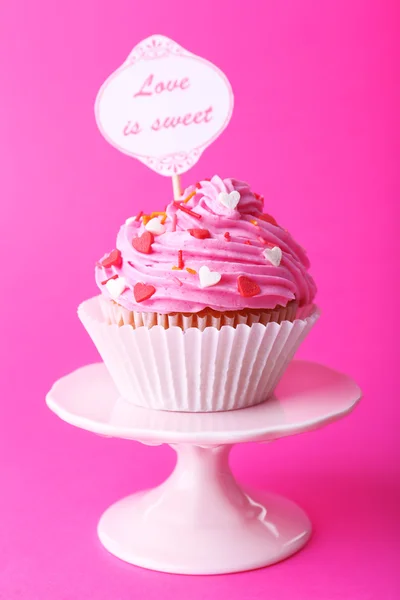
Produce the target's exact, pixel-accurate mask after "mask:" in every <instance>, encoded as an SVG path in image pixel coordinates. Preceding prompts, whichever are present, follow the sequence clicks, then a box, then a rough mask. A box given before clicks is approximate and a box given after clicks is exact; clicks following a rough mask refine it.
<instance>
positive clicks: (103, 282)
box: [101, 275, 118, 285]
mask: <svg viewBox="0 0 400 600" xmlns="http://www.w3.org/2000/svg"><path fill="white" fill-rule="evenodd" d="M117 277H118V275H113V276H112V277H109V278H108V279H105V280H104V281H102V282H101V285H106V283H107V282H108V281H111V279H117Z"/></svg>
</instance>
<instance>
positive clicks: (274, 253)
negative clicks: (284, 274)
mask: <svg viewBox="0 0 400 600" xmlns="http://www.w3.org/2000/svg"><path fill="white" fill-rule="evenodd" d="M263 254H264V256H265V258H266V259H267V260H269V262H270V263H271V264H272V265H274V267H279V265H280V264H281V260H282V250H281V249H280V248H278V246H274V247H273V248H266V249H265V250H264V251H263Z"/></svg>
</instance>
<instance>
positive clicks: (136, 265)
mask: <svg viewBox="0 0 400 600" xmlns="http://www.w3.org/2000/svg"><path fill="white" fill-rule="evenodd" d="M234 190H236V191H238V192H239V193H240V200H239V203H238V204H237V206H236V208H234V209H232V208H229V207H227V206H225V205H224V204H223V203H222V202H221V199H220V197H219V194H220V193H221V192H225V193H230V192H232V191H234ZM193 191H196V193H195V195H194V196H193V197H192V198H191V199H190V200H189V201H188V202H187V203H185V204H182V206H183V207H184V208H186V209H189V210H190V211H192V212H193V213H195V214H196V215H198V216H200V218H196V217H195V216H193V215H191V214H188V213H187V212H185V211H184V210H181V209H180V207H179V203H175V202H171V203H170V204H169V205H168V206H167V207H166V214H167V218H166V220H165V228H166V231H165V233H163V234H161V235H158V236H154V241H153V243H152V245H151V252H150V253H149V254H144V253H142V252H139V251H137V250H136V249H135V248H134V247H133V246H132V240H133V239H134V238H136V237H137V236H140V235H142V234H143V233H144V232H145V231H146V229H145V226H144V224H143V221H142V218H139V219H138V220H136V221H130V222H129V223H128V224H125V225H123V226H122V227H121V229H120V231H119V233H118V237H117V245H116V247H117V249H118V250H119V251H120V252H121V257H122V264H121V265H120V266H115V265H113V266H111V267H107V268H105V267H103V266H101V262H102V261H103V260H104V259H105V258H106V257H107V256H108V255H105V256H104V257H103V258H102V259H101V261H100V263H98V265H97V266H96V282H97V284H98V286H99V288H100V290H101V292H102V294H104V296H106V297H107V298H111V296H110V294H109V292H108V290H107V287H106V285H104V284H103V283H102V282H104V281H105V280H107V279H109V278H110V277H112V276H114V275H118V276H119V277H124V279H125V281H126V284H127V287H126V289H125V291H124V292H123V293H122V294H121V295H120V296H119V297H118V298H116V301H117V302H118V303H119V304H121V305H122V306H124V307H125V308H127V309H129V310H138V311H150V312H159V313H170V312H199V311H200V310H202V309H204V308H206V307H210V308H212V309H214V310H218V311H226V310H240V309H243V308H257V309H258V308H274V307H275V306H277V305H281V306H286V304H287V303H288V302H289V301H290V300H293V299H297V301H298V302H299V304H300V306H304V305H308V304H311V303H312V301H313V298H314V296H315V292H316V287H315V284H314V281H313V279H312V278H311V276H310V275H309V274H308V272H307V269H308V267H309V261H308V258H307V256H306V253H305V250H304V249H303V248H302V247H301V246H299V245H298V244H297V243H296V242H295V241H294V240H293V238H292V237H291V235H290V234H289V233H288V232H287V231H286V230H285V229H283V228H281V227H280V226H278V225H276V224H274V220H273V219H271V221H272V222H268V221H266V220H263V219H262V216H263V213H262V210H263V199H262V198H261V197H260V196H258V195H255V194H254V193H253V192H252V191H251V189H250V187H249V186H248V185H247V183H244V182H242V181H238V180H236V179H224V180H222V179H220V178H219V177H218V176H214V177H213V178H212V179H211V180H210V181H201V182H200V183H199V184H197V185H196V186H190V187H189V188H187V189H186V190H185V192H184V194H183V198H184V199H185V198H187V197H188V196H189V195H190V194H191V193H192V192H193ZM264 218H267V219H268V216H267V217H264ZM189 229H207V230H208V231H209V232H210V237H209V238H207V239H198V238H196V237H193V235H191V234H190V233H189V231H188V230H189ZM226 233H228V234H229V235H225V234H226ZM274 246H277V247H278V248H280V249H281V250H282V259H281V262H280V264H279V266H274V265H273V264H271V262H270V261H269V260H267V258H266V257H265V255H264V252H263V251H264V250H265V249H266V248H272V247H274ZM179 251H182V254H181V256H182V259H183V263H184V266H183V268H182V269H180V270H176V269H173V268H172V267H174V266H175V267H177V266H179V256H178V253H179ZM202 266H207V267H208V268H209V269H210V270H211V271H216V272H218V273H219V274H220V275H221V279H220V281H219V283H217V284H216V285H213V286H211V287H204V288H202V287H201V286H200V279H199V275H198V273H199V269H200V268H201V267H202ZM186 268H189V269H191V270H192V271H196V273H195V274H194V273H191V272H188V271H187V270H186ZM239 276H245V277H247V278H249V279H250V280H251V281H252V282H254V283H255V284H257V285H258V286H259V288H260V290H259V293H257V294H256V295H254V296H251V297H243V296H242V295H241V294H240V293H239V291H238V277H239ZM139 282H142V283H144V284H146V285H148V286H153V287H154V288H155V292H154V293H153V295H152V296H151V297H150V298H148V299H147V300H143V301H141V302H137V301H136V300H135V296H134V291H133V288H134V286H135V284H137V283H139Z"/></svg>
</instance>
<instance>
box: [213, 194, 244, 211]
mask: <svg viewBox="0 0 400 600" xmlns="http://www.w3.org/2000/svg"><path fill="white" fill-rule="evenodd" d="M218 200H219V201H220V202H221V204H223V205H224V206H226V207H227V208H231V209H232V210H234V209H235V208H236V207H237V205H238V204H239V200H240V194H239V192H238V191H237V190H233V192H229V194H227V193H226V192H220V193H219V194H218Z"/></svg>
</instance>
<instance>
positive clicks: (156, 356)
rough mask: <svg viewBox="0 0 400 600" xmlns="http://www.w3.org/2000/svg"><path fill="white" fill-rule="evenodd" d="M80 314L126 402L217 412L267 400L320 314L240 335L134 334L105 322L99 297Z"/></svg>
mask: <svg viewBox="0 0 400 600" xmlns="http://www.w3.org/2000/svg"><path fill="white" fill-rule="evenodd" d="M78 315H79V318H80V320H81V321H82V323H83V325H84V326H85V328H86V330H87V332H88V333H89V335H90V337H91V338H92V340H93V342H94V344H95V345H96V348H97V350H98V351H99V353H100V356H101V357H102V359H103V361H104V363H105V365H106V367H107V368H108V370H109V372H110V374H111V376H112V378H113V380H114V382H115V385H116V386H117V388H118V390H119V393H120V394H121V396H122V397H123V398H125V399H126V400H128V401H130V402H133V403H134V404H137V405H139V406H143V407H146V408H151V409H156V410H171V411H189V412H204V411H207V412H211V411H223V410H233V409H238V408H244V407H247V406H251V405H254V404H258V403H260V402H262V401H263V400H266V399H267V398H268V397H269V396H270V395H271V394H272V392H273V390H274V389H275V387H276V385H277V383H278V382H279V380H280V378H281V376H282V375H283V373H284V371H285V369H286V367H287V365H288V363H289V362H290V361H291V359H292V358H293V355H294V354H295V352H296V350H297V348H298V347H299V345H300V344H301V342H302V341H303V339H304V338H305V336H306V335H307V333H308V332H309V331H310V329H311V327H312V326H313V325H314V323H315V321H316V320H317V319H318V316H319V312H318V310H317V309H316V308H315V309H314V310H313V312H312V313H311V315H310V316H308V317H307V318H304V319H296V320H295V321H293V322H290V321H283V322H282V323H276V322H271V323H267V324H266V325H263V324H262V323H254V324H253V325H250V326H249V325H247V324H238V325H237V326H236V328H235V327H232V326H223V327H221V329H217V328H215V327H212V326H211V327H210V326H209V327H206V328H205V329H203V330H200V329H198V328H196V327H191V328H189V329H187V330H185V331H183V330H182V329H181V328H180V327H170V328H168V329H165V328H164V327H163V326H161V325H157V326H154V327H152V328H151V329H149V328H147V327H143V326H142V327H139V328H137V329H134V328H133V327H132V326H131V325H122V326H118V325H116V324H109V323H107V322H105V319H104V316H103V314H102V310H101V302H100V297H98V296H97V297H95V298H91V299H90V300H87V301H85V302H83V303H82V304H81V305H80V306H79V309H78Z"/></svg>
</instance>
